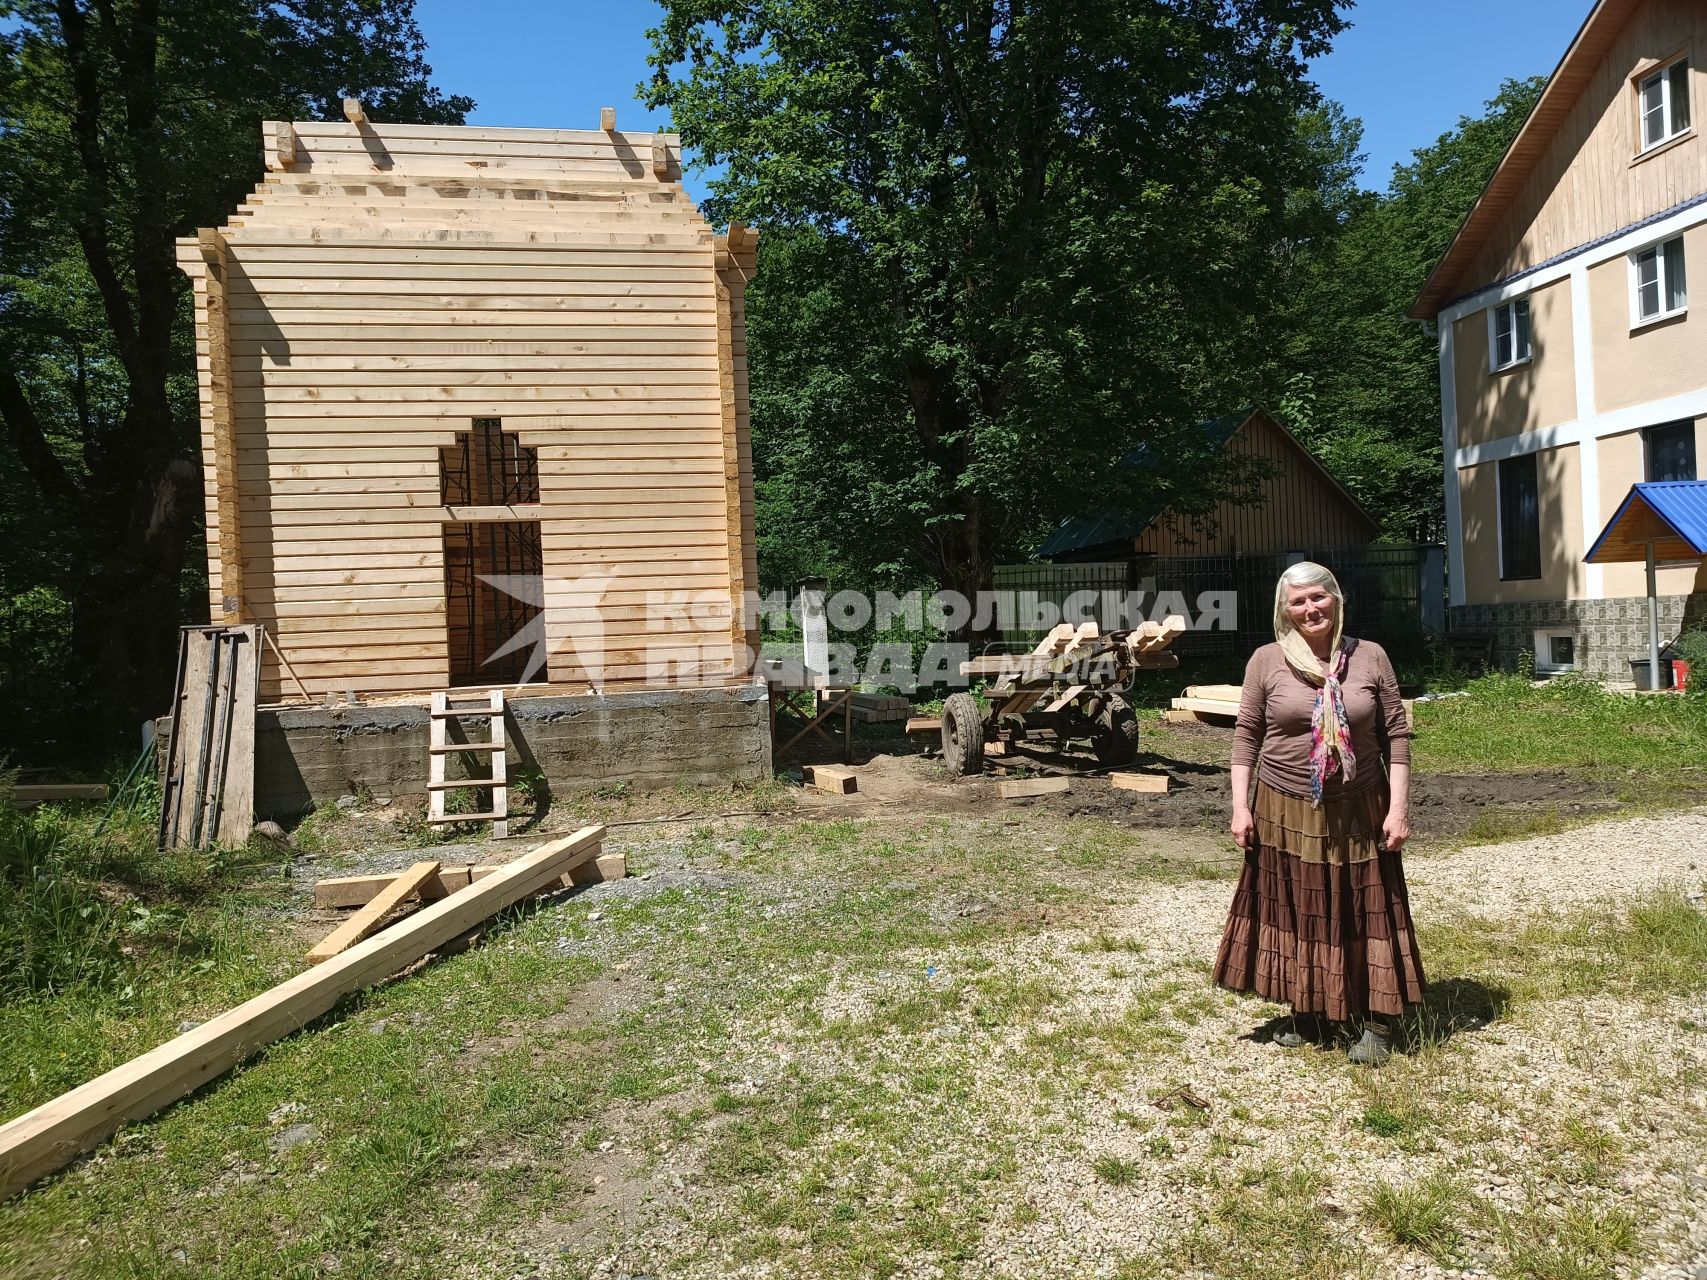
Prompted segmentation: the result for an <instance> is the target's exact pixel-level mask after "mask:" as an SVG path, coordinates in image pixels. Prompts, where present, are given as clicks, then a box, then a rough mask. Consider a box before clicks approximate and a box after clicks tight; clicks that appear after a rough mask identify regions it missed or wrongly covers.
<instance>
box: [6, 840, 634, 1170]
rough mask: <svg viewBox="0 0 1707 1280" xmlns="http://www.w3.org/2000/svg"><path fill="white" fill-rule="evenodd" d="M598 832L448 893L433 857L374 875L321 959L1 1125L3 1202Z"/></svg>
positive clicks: (462, 934) (421, 951)
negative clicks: (412, 903) (409, 908)
mask: <svg viewBox="0 0 1707 1280" xmlns="http://www.w3.org/2000/svg"><path fill="white" fill-rule="evenodd" d="M604 836H605V829H604V828H603V827H599V826H594V827H585V828H583V829H582V830H580V831H577V832H575V833H574V834H573V835H569V836H564V837H562V838H561V839H558V840H553V841H551V842H549V843H547V844H543V845H540V846H539V847H538V848H536V849H533V850H531V851H530V852H528V853H525V854H523V855H522V856H521V857H519V858H517V859H516V860H515V861H514V862H508V863H505V864H504V865H503V866H499V867H490V868H485V869H484V870H485V871H486V872H487V873H488V874H486V875H484V876H481V877H479V878H475V877H474V876H473V874H472V869H471V870H470V874H469V879H468V880H467V881H465V882H464V885H463V887H455V876H454V875H453V876H452V877H451V884H448V885H447V884H446V883H445V882H444V881H445V876H446V873H445V872H444V871H443V870H442V869H440V867H439V865H438V864H437V863H433V862H427V863H417V864H416V865H415V866H414V867H411V868H410V869H409V870H408V871H406V872H403V873H402V874H401V875H400V876H386V877H374V878H373V879H382V880H384V881H385V882H386V883H385V884H383V885H377V886H374V887H373V891H372V892H371V893H369V894H368V896H367V898H366V899H364V903H365V905H364V906H363V908H362V910H361V911H359V912H358V913H357V914H356V915H355V916H352V917H351V918H350V919H349V920H348V921H346V922H345V923H344V924H343V925H341V926H340V927H339V929H338V930H337V931H336V932H335V933H333V934H332V935H331V937H329V938H327V939H326V940H325V941H324V942H322V943H321V944H320V945H319V946H317V947H316V948H315V949H314V954H313V955H312V956H311V959H316V960H318V961H320V963H317V964H314V965H313V966H312V967H310V968H308V969H306V970H304V971H303V972H302V973H299V974H297V975H296V976H295V977H294V978H291V979H289V980H288V981H286V982H283V983H281V984H280V985H278V986H276V987H273V988H271V989H270V990H268V991H264V992H262V993H261V994H260V995H258V996H256V997H254V998H253V999H252V1000H247V1001H245V1002H244V1003H242V1004H240V1005H238V1006H237V1007H236V1008H235V1009H231V1010H229V1011H227V1012H226V1013H222V1014H220V1015H219V1016H217V1017H215V1018H210V1019H209V1020H208V1021H206V1022H204V1023H202V1024H201V1025H200V1026H198V1027H195V1028H194V1029H192V1030H190V1031H186V1032H185V1033H184V1034H183V1035H180V1036H178V1037H176V1038H175V1039H172V1040H168V1041H167V1042H166V1043H165V1044H163V1045H160V1046H159V1047H158V1048H155V1049H151V1050H150V1051H149V1052H147V1053H145V1054H143V1055H142V1056H141V1057H139V1058H133V1059H132V1060H131V1061H129V1062H127V1063H124V1064H123V1065H122V1066H118V1067H115V1068H113V1069H112V1070H111V1071H108V1072H107V1073H106V1074H105V1075H100V1076H97V1077H95V1079H93V1080H91V1081H89V1082H88V1083H87V1084H84V1085H80V1086H78V1087H77V1088H75V1089H73V1090H71V1091H70V1092H69V1093H64V1094H61V1095H60V1096H59V1097H57V1098H55V1099H53V1100H52V1101H51V1102H46V1103H43V1104H42V1105H41V1106H39V1107H37V1108H36V1109H35V1110H34V1111H28V1112H25V1113H24V1114H23V1115H21V1116H19V1117H17V1118H16V1119H14V1120H11V1121H9V1122H8V1123H6V1124H4V1125H0V1199H4V1198H5V1197H7V1196H10V1195H13V1194H15V1193H16V1192H19V1191H22V1190H23V1189H24V1188H25V1187H27V1186H29V1185H30V1183H32V1182H34V1181H35V1180H36V1179H37V1178H40V1177H42V1176H43V1175H45V1174H48V1173H51V1172H53V1171H54V1170H55V1169H57V1168H59V1167H60V1166H61V1165H63V1164H65V1163H66V1162H67V1161H69V1160H71V1159H72V1158H73V1157H74V1156H76V1155H77V1154H78V1153H79V1152H82V1151H87V1150H89V1149H90V1148H91V1147H94V1146H96V1145H97V1144H99V1143H100V1142H102V1141H103V1140H105V1139H106V1138H108V1137H110V1136H111V1135H112V1134H113V1133H114V1132H116V1131H117V1130H118V1129H119V1128H120V1127H121V1126H123V1125H125V1124H127V1123H129V1122H130V1121H133V1120H141V1119H144V1118H146V1117H148V1116H151V1115H153V1114H154V1113H155V1112H156V1111H158V1110H160V1109H161V1108H162V1107H164V1106H166V1105H167V1104H168V1103H171V1102H175V1101H176V1100H177V1099H179V1098H181V1097H183V1096H184V1095H185V1094H188V1093H190V1092H192V1091H193V1090H195V1089H197V1088H199V1087H200V1086H202V1085H204V1084H206V1083H207V1082H208V1081H210V1080H212V1079H214V1078H215V1077H216V1076H219V1075H222V1074H224V1073H225V1072H226V1071H229V1070H230V1069H231V1068H232V1067H234V1066H236V1065H237V1064H238V1063H240V1062H242V1061H243V1060H244V1059H246V1058H248V1057H249V1056H250V1055H251V1054H253V1053H255V1052H256V1051H257V1050H258V1049H260V1048H262V1047H263V1046H265V1045H268V1044H270V1043H272V1042H273V1041H274V1040H277V1039H280V1038H281V1037H283V1036H287V1035H289V1034H290V1033H291V1032H293V1031H299V1030H301V1029H302V1028H303V1027H305V1026H306V1025H308V1024H309V1023H310V1022H312V1021H314V1020H315V1019H316V1018H319V1017H321V1016H322V1015H324V1014H325V1013H327V1012H328V1011H330V1010H331V1009H332V1007H333V1006H334V1005H336V1004H337V1002H338V1001H339V1000H340V999H341V998H342V997H344V996H346V995H348V994H349V993H350V992H352V991H356V990H358V989H359V988H362V987H366V986H371V985H373V984H374V983H376V982H382V981H384V980H385V979H387V978H389V977H391V976H392V975H393V974H395V973H398V972H399V971H400V970H403V969H405V968H407V967H408V966H410V965H412V964H414V963H415V962H417V961H418V960H420V959H421V958H422V957H423V956H426V955H428V954H429V953H440V952H443V951H446V950H448V949H452V948H454V947H455V946H457V945H459V943H460V942H461V940H463V939H465V938H466V936H467V935H468V933H469V931H470V930H472V929H476V928H478V927H479V926H481V925H483V924H484V922H485V921H487V920H488V919H490V918H491V917H492V916H494V915H496V914H498V913H499V912H500V911H503V910H505V909H506V908H509V907H512V906H514V905H515V904H516V903H518V902H521V901H522V900H523V899H525V898H528V897H531V896H532V895H534V894H537V893H540V892H542V891H545V890H549V889H552V888H554V887H557V886H560V885H562V884H564V883H566V882H567V881H569V880H571V879H573V877H574V873H575V871H576V870H577V869H578V868H581V867H584V866H586V865H588V864H589V863H592V862H594V860H595V859H597V858H598V856H599V849H600V845H601V843H602V842H603V840H604ZM356 878H359V877H356ZM411 897H413V898H415V899H417V900H419V901H421V902H422V903H423V904H424V905H422V907H421V909H420V910H419V911H417V912H415V913H414V914H413V915H410V916H407V917H405V918H403V919H401V920H400V921H397V922H396V923H393V924H391V925H390V927H389V928H385V927H382V926H384V925H385V923H386V920H385V917H386V916H387V915H388V914H389V913H390V912H391V911H392V910H393V908H395V907H396V906H399V905H401V904H402V903H403V902H404V900H405V899H408V898H411ZM370 934H371V935H372V936H368V935H370Z"/></svg>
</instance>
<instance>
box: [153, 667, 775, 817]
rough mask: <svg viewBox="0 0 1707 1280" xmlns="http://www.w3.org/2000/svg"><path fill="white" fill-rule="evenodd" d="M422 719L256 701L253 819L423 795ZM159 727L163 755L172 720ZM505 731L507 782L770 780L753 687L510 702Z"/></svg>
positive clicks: (397, 711) (571, 787) (477, 730)
mask: <svg viewBox="0 0 1707 1280" xmlns="http://www.w3.org/2000/svg"><path fill="white" fill-rule="evenodd" d="M428 725H429V716H428V710H427V705H426V702H425V700H423V701H422V702H421V703H420V704H419V705H395V704H393V705H386V706H373V707H368V706H359V705H358V706H339V707H335V708H326V707H318V706H316V707H273V708H263V709H262V710H260V711H259V712H257V714H256V717H255V817H256V819H257V820H260V819H265V818H273V819H289V818H293V817H296V816H298V815H300V814H303V813H306V812H308V811H309V810H311V809H313V808H315V807H316V806H319V805H324V804H330V803H332V802H333V801H335V800H336V799H337V798H338V797H339V796H341V795H347V794H349V793H351V792H358V791H363V790H366V791H369V792H372V793H373V794H375V795H384V796H423V795H425V794H426V790H427V768H428V764H427V744H428ZM158 727H159V732H160V736H159V739H158V740H159V742H160V743H161V744H162V750H164V744H165V742H166V741H167V736H168V734H169V733H170V730H171V718H170V717H162V719H161V720H160V722H159V726H158ZM486 737H487V731H486V728H485V726H484V725H482V724H479V723H478V722H476V723H475V724H473V725H471V726H470V732H469V740H470V741H476V742H478V741H484V740H485V739H486ZM506 738H507V742H508V744H509V751H508V753H507V755H508V764H509V774H510V778H511V779H512V781H513V780H514V779H515V778H516V776H517V775H518V774H519V773H521V772H522V771H524V770H529V769H536V770H538V771H539V772H540V773H541V774H543V775H544V777H545V780H546V784H547V786H548V787H549V788H550V789H551V790H552V791H553V792H556V793H572V792H574V791H576V790H582V789H586V788H591V787H596V786H602V785H609V784H610V783H613V782H625V783H627V784H628V785H629V786H631V787H632V788H634V789H635V790H637V791H646V790H653V789H657V788H662V787H671V786H677V785H690V786H696V785H726V784H728V783H731V782H757V781H760V780H763V779H766V778H769V777H770V776H771V741H770V718H769V713H768V710H767V707H766V694H765V689H764V686H762V685H739V686H732V687H721V688H718V687H708V688H695V689H668V690H645V691H639V692H634V693H612V694H606V695H604V696H602V697H595V696H592V695H582V696H575V697H562V696H540V697H527V696H521V697H514V698H512V699H511V700H510V702H509V714H508V724H507V734H506ZM478 767H479V766H478V765H476V768H478ZM457 768H458V766H457V764H456V763H454V757H453V763H451V764H450V767H449V769H448V770H447V772H448V773H449V774H450V776H452V777H454V776H456V771H457Z"/></svg>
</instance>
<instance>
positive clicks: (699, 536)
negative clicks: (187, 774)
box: [179, 101, 762, 719]
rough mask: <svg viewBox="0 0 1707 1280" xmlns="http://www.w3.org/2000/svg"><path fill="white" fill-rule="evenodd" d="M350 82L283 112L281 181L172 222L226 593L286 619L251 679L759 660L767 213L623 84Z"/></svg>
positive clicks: (629, 686)
mask: <svg viewBox="0 0 1707 1280" xmlns="http://www.w3.org/2000/svg"><path fill="white" fill-rule="evenodd" d="M345 106H346V115H347V116H348V117H349V119H348V120H347V121H343V122H337V123H313V124H309V123H294V124H293V123H284V122H274V123H269V124H267V125H266V126H265V135H264V144H265V147H266V155H267V174H266V177H265V180H264V181H263V182H262V183H261V185H260V186H259V187H258V188H257V189H256V190H255V192H254V193H253V195H251V196H250V197H249V199H248V200H246V201H245V202H244V203H243V205H242V206H241V207H240V208H239V209H238V210H237V211H236V213H235V214H234V215H233V217H232V218H231V220H230V221H229V223H227V225H225V226H224V227H221V228H218V229H209V230H203V231H201V232H200V233H198V235H197V236H196V237H194V238H190V239H185V240H182V241H180V242H179V262H180V265H181V266H182V268H183V269H184V270H185V271H186V272H187V273H188V274H189V275H190V276H191V277H192V279H193V280H194V282H195V315H196V334H197V356H198V368H199V374H200V380H201V395H202V401H201V403H202V446H203V460H204V465H205V471H206V477H207V490H206V493H207V533H208V563H209V586H210V594H211V604H212V615H213V619H214V621H216V622H218V621H221V620H224V621H227V622H239V621H241V622H257V623H261V624H263V625H264V626H265V627H266V628H267V630H268V631H269V632H270V633H271V636H272V637H273V638H274V639H275V640H276V641H277V645H278V650H279V652H280V653H281V654H282V655H283V658H284V660H285V662H284V664H283V665H281V663H280V662H279V660H278V659H277V658H276V657H275V656H274V655H273V653H272V652H270V651H269V652H268V653H267V654H266V656H265V660H264V665H263V668H262V672H261V685H260V688H261V698H262V701H263V702H269V701H276V700H279V699H281V698H282V697H286V696H288V695H291V694H293V693H294V692H295V691H296V690H297V689H298V687H299V686H298V684H297V681H296V677H300V682H301V686H300V687H302V688H305V689H306V691H307V692H308V693H309V694H310V695H312V697H313V698H315V699H316V700H319V699H322V698H324V697H326V696H327V695H334V696H335V695H350V694H354V695H355V697H356V699H357V700H367V699H369V698H370V697H371V696H372V695H410V696H414V697H419V698H421V699H423V700H424V699H425V698H426V697H427V696H428V695H431V694H433V693H436V692H442V691H445V690H453V689H456V688H458V687H468V686H480V687H482V688H487V687H494V686H505V685H511V686H513V685H515V684H516V683H517V682H519V681H523V680H525V681H526V687H525V688H522V689H519V690H513V691H512V696H514V695H517V694H521V695H527V694H532V695H539V696H551V695H576V696H586V695H593V696H595V697H599V698H604V697H607V696H612V695H619V694H621V693H623V692H625V691H655V690H659V689H664V688H669V689H677V690H680V689H699V690H707V689H733V688H737V687H740V688H747V687H748V686H750V683H751V679H752V677H751V674H750V665H749V662H748V659H747V652H748V643H747V642H748V637H747V636H746V634H745V633H744V630H743V613H742V610H741V609H740V607H739V602H740V599H741V595H742V592H743V589H744V588H745V587H746V586H748V585H749V584H751V583H752V582H753V581H754V577H755V572H756V566H755V561H754V538H753V503H752V471H751V461H750V455H749V450H748V423H747V380H746V351H745V328H744V318H743V298H744V291H745V286H746V283H747V281H748V280H749V279H750V278H751V275H752V272H753V269H754V263H755V256H754V251H755V242H754V237H753V236H752V235H751V234H750V233H748V232H746V231H745V230H744V229H743V228H741V227H739V226H735V227H732V228H731V229H730V233H729V234H728V235H726V236H725V235H716V234H714V233H713V230H712V228H711V226H710V225H709V224H708V223H707V222H706V221H705V219H704V218H703V217H702V216H701V215H700V213H699V211H698V210H697V208H696V207H695V206H694V204H693V202H692V201H691V200H690V199H689V198H688V197H687V196H686V194H685V193H684V192H683V190H682V187H681V184H680V166H679V159H678V142H677V139H676V138H675V137H674V136H673V135H669V134H634V133H624V132H620V131H618V130H617V129H616V127H615V120H614V112H612V111H610V110H609V109H608V108H607V109H606V110H605V112H604V113H603V114H604V118H603V120H602V124H603V125H604V126H605V127H603V128H601V129H598V130H563V131H559V130H537V129H488V128H468V127H451V126H409V125H387V124H383V123H377V122H371V121H369V120H368V119H367V117H366V115H365V112H364V111H363V110H362V107H361V105H360V104H359V103H357V102H354V101H350V102H347V103H346V104H345ZM672 600H673V601H675V602H677V605H676V606H675V607H671V606H669V605H667V604H665V603H664V602H666V601H672ZM754 716H755V717H756V718H757V719H762V712H759V711H757V710H756V709H755V712H754Z"/></svg>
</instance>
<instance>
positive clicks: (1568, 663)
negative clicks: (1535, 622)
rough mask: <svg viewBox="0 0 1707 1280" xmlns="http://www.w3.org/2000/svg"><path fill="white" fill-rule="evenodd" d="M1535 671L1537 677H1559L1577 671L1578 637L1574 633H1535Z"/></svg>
mask: <svg viewBox="0 0 1707 1280" xmlns="http://www.w3.org/2000/svg"><path fill="white" fill-rule="evenodd" d="M1532 652H1533V653H1534V654H1535V671H1536V674H1537V675H1557V674H1559V673H1560V672H1562V671H1575V670H1576V669H1577V635H1576V632H1574V631H1537V632H1536V633H1535V648H1534V650H1533V651H1532Z"/></svg>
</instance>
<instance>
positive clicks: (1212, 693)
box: [1162, 684, 1241, 726]
mask: <svg viewBox="0 0 1707 1280" xmlns="http://www.w3.org/2000/svg"><path fill="white" fill-rule="evenodd" d="M1240 693H1241V689H1240V686H1238V685H1236V684H1194V685H1192V686H1190V687H1189V688H1188V689H1186V691H1185V696H1184V697H1180V698H1175V699H1174V700H1173V703H1172V705H1171V707H1170V709H1169V710H1168V711H1166V712H1164V713H1163V715H1162V718H1163V719H1164V720H1166V721H1167V722H1168V723H1169V724H1191V723H1202V724H1214V725H1221V726H1226V725H1230V724H1231V723H1232V722H1233V721H1234V720H1236V719H1238V717H1239V695H1240Z"/></svg>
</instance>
